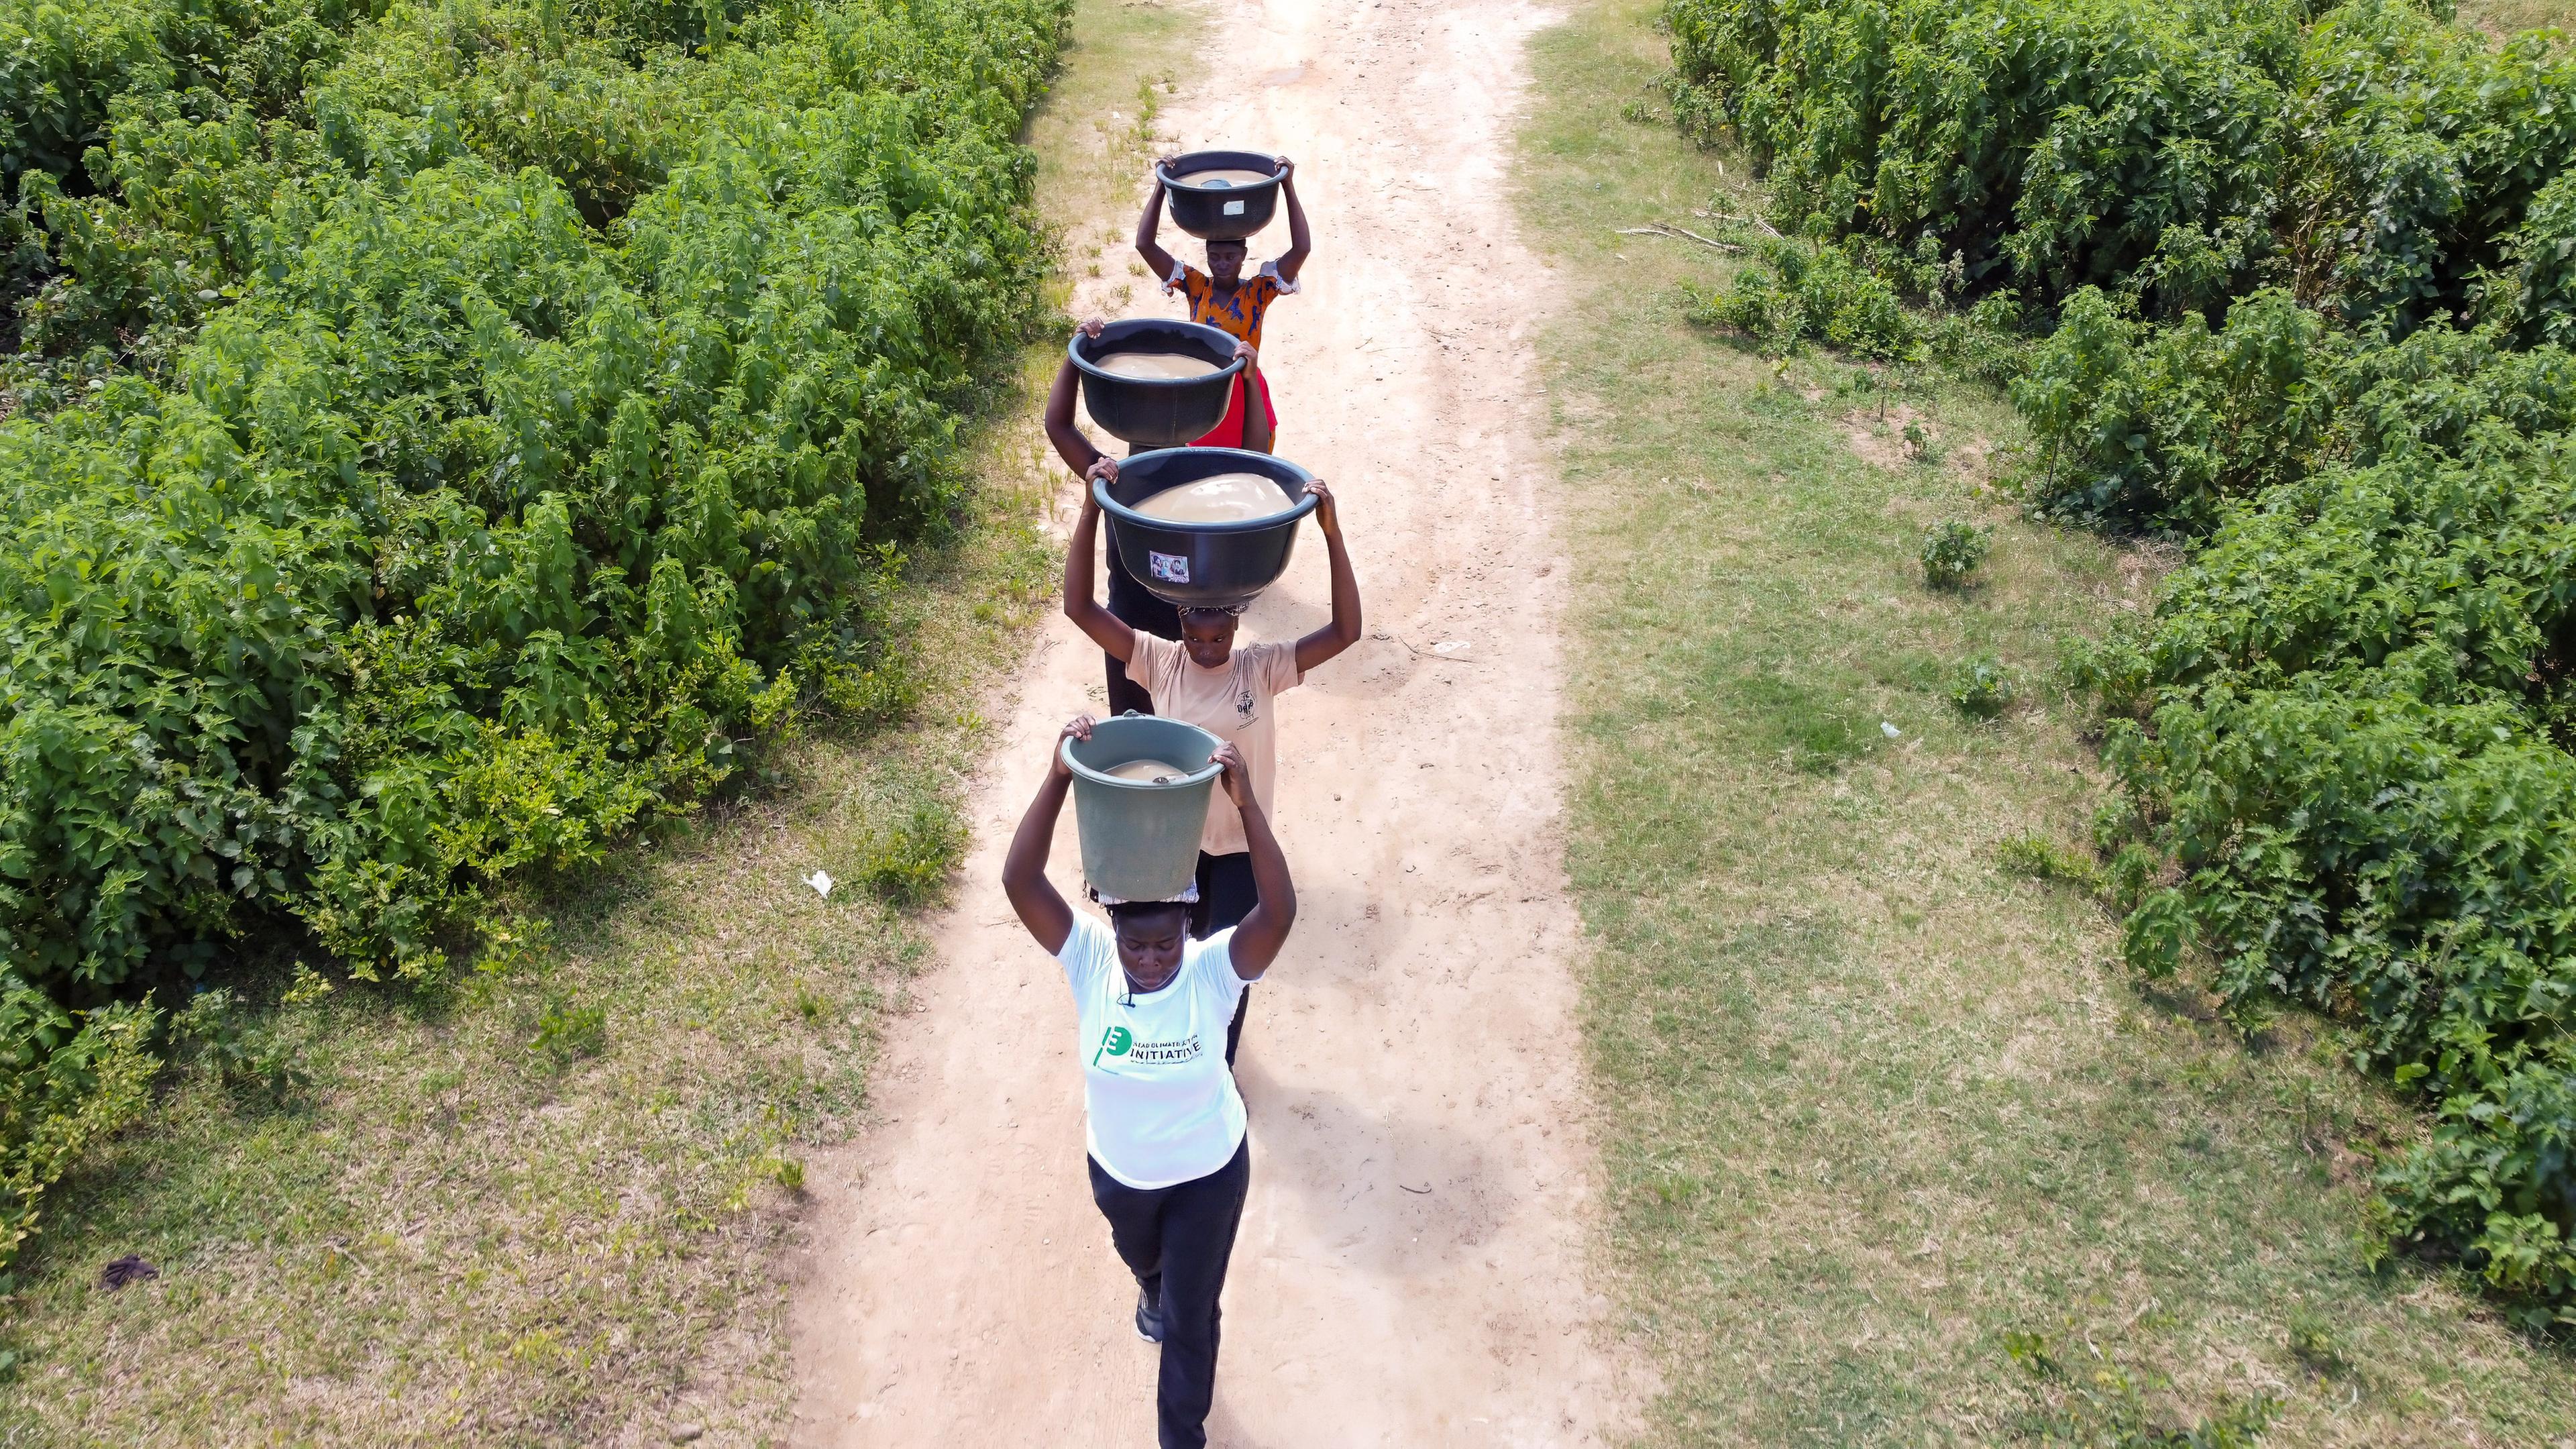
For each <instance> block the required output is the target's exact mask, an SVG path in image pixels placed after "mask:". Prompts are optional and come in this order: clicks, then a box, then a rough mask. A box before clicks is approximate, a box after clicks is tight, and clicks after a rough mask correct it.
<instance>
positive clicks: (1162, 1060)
mask: <svg viewBox="0 0 2576 1449" xmlns="http://www.w3.org/2000/svg"><path fill="white" fill-rule="evenodd" d="M1206 1050H1207V1049H1206V1048H1205V1047H1203V1046H1201V1045H1200V1043H1199V1039H1198V1037H1197V1036H1196V1035H1191V1036H1188V1037H1184V1038H1183V1039H1181V1040H1179V1041H1138V1040H1136V1038H1135V1035H1134V1034H1133V1033H1131V1032H1129V1031H1128V1030H1127V1028H1125V1027H1123V1026H1113V1027H1111V1028H1109V1029H1108V1030H1107V1031H1104V1032H1102V1033H1101V1034H1100V1050H1098V1051H1096V1052H1093V1053H1092V1054H1091V1064H1092V1065H1093V1066H1095V1067H1096V1066H1098V1065H1100V1059H1101V1058H1102V1057H1104V1056H1108V1057H1124V1058H1126V1059H1127V1060H1129V1061H1131V1062H1136V1063H1140V1064H1142V1065H1144V1066H1149V1067H1167V1066H1172V1065H1175V1064H1177V1063H1181V1062H1194V1061H1197V1060H1198V1059H1199V1058H1200V1057H1201V1056H1203V1055H1205V1054H1206Z"/></svg>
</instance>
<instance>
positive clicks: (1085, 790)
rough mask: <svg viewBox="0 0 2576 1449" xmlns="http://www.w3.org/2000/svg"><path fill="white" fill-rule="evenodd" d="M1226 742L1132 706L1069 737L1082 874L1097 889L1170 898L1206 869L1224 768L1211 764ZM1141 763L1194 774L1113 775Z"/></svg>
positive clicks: (1125, 896) (1131, 897)
mask: <svg viewBox="0 0 2576 1449" xmlns="http://www.w3.org/2000/svg"><path fill="white" fill-rule="evenodd" d="M1220 743H1222V741H1220V740H1218V739H1217V737H1216V736H1214V735H1212V734H1209V733H1208V732H1207V731H1206V730H1203V729H1200V728H1199V727H1198V726H1197V725H1194V724H1185V723H1183V722H1182V721H1180V720H1176V719H1165V718H1163V717H1162V716H1161V715H1152V714H1136V713H1134V712H1132V711H1131V712H1129V713H1127V714H1122V715H1120V716H1118V717H1117V718H1116V719H1105V720H1101V721H1100V722H1098V723H1097V724H1094V725H1093V726H1092V727H1091V738H1090V739H1087V740H1071V739H1069V740H1066V741H1065V742H1064V762H1065V764H1066V765H1067V766H1068V767H1070V768H1071V769H1072V771H1073V819H1074V826H1075V831H1076V833H1077V834H1079V835H1080V836H1081V837H1082V874H1083V878H1084V879H1085V880H1088V881H1090V882H1091V888H1092V889H1093V890H1096V891H1098V892H1100V893H1101V894H1102V895H1104V896H1115V897H1117V898H1118V899H1120V900H1126V901H1163V900H1169V899H1171V898H1172V897H1174V896H1176V895H1179V894H1180V893H1181V892H1182V890H1184V889H1185V888H1187V887H1188V885H1189V883H1190V880H1191V878H1192V877H1194V876H1195V875H1197V874H1198V866H1199V834H1200V832H1201V831H1203V830H1205V829H1206V827H1207V812H1208V792H1209V791H1210V790H1213V789H1215V788H1216V778H1217V776H1218V775H1220V774H1222V773H1224V771H1223V770H1221V769H1220V768H1219V767H1217V766H1215V765H1212V764H1210V763H1208V756H1210V755H1212V754H1214V753H1216V747H1217V746H1218V745H1219V744H1220ZM1137 760H1160V761H1162V762H1163V763H1164V764H1167V765H1173V766H1177V767H1178V768H1180V769H1183V770H1187V771H1189V773H1188V774H1186V775H1183V776H1181V777H1180V778H1179V779H1176V780H1173V781H1172V782H1171V783H1169V784H1164V785H1158V784H1155V783H1154V782H1153V781H1151V780H1122V779H1119V778H1118V777H1117V776H1115V775H1112V774H1109V773H1107V772H1108V771H1110V770H1114V769H1116V768H1118V767H1119V766H1120V765H1125V764H1131V763H1133V762H1135V761H1137Z"/></svg>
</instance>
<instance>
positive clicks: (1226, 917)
mask: <svg viewBox="0 0 2576 1449" xmlns="http://www.w3.org/2000/svg"><path fill="white" fill-rule="evenodd" d="M1305 491H1306V492H1307V493H1308V494H1311V495H1312V496H1313V497H1314V499H1315V523H1316V526H1317V527H1319V528H1321V529H1322V530H1323V533H1324V548H1325V552H1326V553H1327V555H1328V556H1329V558H1330V562H1331V569H1332V582H1333V617H1332V622H1330V623H1328V624H1326V625H1325V626H1324V627H1322V628H1320V629H1317V630H1315V631H1314V632H1312V633H1310V634H1307V635H1305V636H1304V637H1303V638H1300V639H1298V640H1297V641H1296V642H1295V643H1293V644H1282V643H1258V644H1245V645H1242V646H1240V647H1238V646H1237V645H1236V643H1235V633H1236V630H1237V628H1238V626H1239V625H1240V624H1241V623H1242V622H1243V621H1242V613H1243V609H1242V606H1241V605H1239V604H1238V605H1235V606H1233V607H1231V608H1224V609H1180V610H1176V611H1175V612H1176V614H1177V616H1178V618H1179V622H1180V635H1181V637H1180V639H1179V640H1178V641H1173V640H1168V639H1161V638H1157V637H1155V635H1154V634H1153V633H1152V632H1150V631H1149V630H1146V629H1141V628H1138V627H1135V626H1134V625H1131V624H1129V623H1128V622H1126V621H1125V620H1124V619H1122V618H1120V617H1119V616H1118V615H1117V614H1116V613H1113V612H1111V611H1110V610H1108V609H1104V608H1102V607H1101V606H1100V604H1099V602H1098V600H1096V599H1095V598H1094V597H1093V596H1092V582H1091V572H1092V565H1091V556H1092V548H1093V540H1094V539H1095V538H1096V537H1097V536H1098V534H1099V531H1100V502H1099V499H1098V496H1097V495H1096V494H1095V493H1093V492H1091V491H1090V490H1088V489H1086V490H1085V491H1084V493H1083V495H1082V518H1081V520H1080V521H1079V522H1077V523H1076V524H1075V525H1074V528H1073V539H1072V542H1071V543H1070V545H1069V546H1068V547H1067V548H1066V550H1065V556H1064V615H1065V617H1066V618H1068V619H1071V620H1072V621H1073V622H1074V625H1075V627H1077V628H1079V629H1081V630H1082V632H1083V633H1085V634H1087V635H1089V636H1090V637H1091V639H1092V641H1093V642H1095V643H1097V644H1098V645H1099V646H1100V647H1101V648H1102V649H1103V650H1104V651H1106V652H1107V653H1108V655H1109V657H1110V658H1111V659H1113V660H1116V661H1118V662H1119V663H1120V664H1122V665H1123V666H1125V669H1126V676H1127V679H1128V681H1129V682H1130V683H1131V684H1133V685H1135V686H1138V687H1141V688H1142V689H1143V690H1144V691H1145V693H1146V695H1147V697H1148V698H1149V699H1150V700H1151V701H1152V703H1153V707H1154V709H1153V712H1154V713H1156V714H1159V715H1165V716H1168V717H1170V718H1172V719H1177V720H1182V721H1185V722H1187V723H1189V724H1194V725H1197V726H1198V727H1199V728H1201V729H1203V730H1206V731H1207V732H1208V733H1210V734H1213V735H1215V736H1216V737H1217V738H1218V739H1221V740H1224V741H1226V742H1227V743H1228V744H1230V745H1232V746H1234V747H1235V748H1236V749H1237V750H1238V751H1240V752H1241V754H1242V756H1243V760H1244V768H1245V773H1246V775H1247V777H1248V782H1249V789H1250V791H1251V793H1252V795H1253V797H1254V798H1255V799H1257V800H1259V801H1260V802H1261V808H1262V809H1263V810H1264V811H1267V810H1269V808H1270V802H1271V780H1272V777H1273V775H1274V774H1275V772H1276V769H1277V761H1278V742H1277V737H1276V734H1275V726H1274V719H1275V715H1276V710H1275V706H1274V705H1273V702H1272V701H1273V700H1274V698H1275V697H1276V696H1277V695H1278V694H1279V693H1280V692H1281V691H1282V690H1287V689H1292V688H1294V687H1296V686H1297V685H1298V684H1301V683H1303V682H1304V681H1305V678H1306V673H1307V671H1309V670H1311V669H1314V668H1316V667H1317V666H1319V665H1321V664H1323V663H1324V662H1325V661H1326V660H1328V659H1331V658H1333V657H1334V656H1335V655H1337V654H1340V653H1341V652H1342V651H1343V650H1345V649H1348V648H1350V647H1351V646H1352V645H1354V644H1356V643H1358V642H1359V639H1360V627H1361V620H1360V586H1359V580H1358V579H1357V578H1356V577H1354V576H1353V574H1352V573H1351V556H1350V551H1349V549H1348V548H1346V547H1345V546H1344V545H1343V542H1342V521H1341V514H1340V511H1339V510H1338V509H1337V508H1336V507H1335V506H1334V500H1333V490H1332V489H1331V488H1330V487H1328V486H1327V485H1326V484H1325V483H1324V482H1323V481H1322V480H1321V479H1317V480H1316V481H1314V482H1311V483H1308V484H1307V485H1306V489H1305ZM1278 497H1279V495H1276V494H1274V495H1273V498H1274V502H1275V501H1278ZM1113 552H1114V550H1113ZM1167 607H1168V606H1167ZM1198 894H1199V899H1198V902H1197V904H1196V905H1195V906H1194V907H1193V908H1192V910H1191V921H1190V927H1191V934H1192V935H1193V936H1195V937H1197V938H1199V939H1202V940H1204V939H1207V938H1210V937H1212V936H1213V935H1215V934H1216V933H1217V932H1219V931H1223V930H1226V929H1227V928H1229V927H1232V926H1235V925H1237V924H1238V923H1240V922H1242V921H1243V920H1245V919H1247V918H1248V917H1249V915H1250V914H1251V912H1252V909H1253V907H1254V906H1255V905H1257V904H1258V903H1259V902H1260V899H1261V891H1260V880H1259V873H1258V872H1257V871H1255V870H1254V869H1253V858H1252V854H1251V844H1250V838H1249V835H1248V832H1247V831H1246V829H1245V825H1244V820H1243V816H1242V813H1241V812H1240V811H1239V810H1237V809H1236V808H1235V806H1234V805H1233V804H1232V803H1231V800H1230V799H1229V797H1227V796H1224V795H1220V796H1218V797H1217V798H1216V799H1214V800H1211V801H1209V802H1208V813H1207V825H1206V827H1205V829H1204V831H1203V832H1202V833H1201V835H1200V837H1199V867H1198ZM1248 999H1249V993H1246V995H1245V996H1243V997H1238V998H1237V1000H1236V1003H1235V1008H1234V1019H1233V1021H1232V1023H1231V1024H1230V1025H1229V1026H1228V1027H1227V1028H1226V1037H1225V1059H1226V1061H1227V1062H1228V1063H1231V1062H1233V1060H1234V1055H1235V1050H1236V1048H1237V1047H1238V1046H1239V1045H1240V1044H1241V1042H1242V1040H1243V1017H1244V1012H1245V1005H1244V1003H1245V1001H1247V1000H1248Z"/></svg>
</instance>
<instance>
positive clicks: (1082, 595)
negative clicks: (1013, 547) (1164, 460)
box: [1064, 458, 1136, 664]
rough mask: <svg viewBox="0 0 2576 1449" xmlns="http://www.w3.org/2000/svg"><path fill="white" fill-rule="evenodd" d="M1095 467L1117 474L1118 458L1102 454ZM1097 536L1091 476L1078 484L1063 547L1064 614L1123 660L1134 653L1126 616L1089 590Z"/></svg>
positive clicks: (1132, 632)
mask: <svg viewBox="0 0 2576 1449" xmlns="http://www.w3.org/2000/svg"><path fill="white" fill-rule="evenodd" d="M1093 467H1094V469H1095V470H1096V471H1105V472H1106V473H1107V474H1108V475H1109V476H1110V477H1112V478H1115V477H1117V476H1118V462H1117V460H1116V459H1114V458H1103V459H1101V460H1100V462H1099V463H1097V464H1094V465H1093ZM1099 536H1100V500H1099V499H1098V498H1096V497H1094V496H1092V492H1091V480H1090V479H1089V478H1085V479H1084V480H1083V488H1082V517H1081V518H1080V519H1079V520H1077V521H1076V522H1075V523H1074V525H1073V537H1072V538H1071V539H1070V540H1069V541H1067V542H1066V544H1065V548H1064V616H1065V617H1066V618H1068V619H1071V620H1072V621H1073V627H1075V628H1077V629H1080V630H1081V631H1082V632H1083V633H1085V634H1088V635H1090V636H1091V642H1092V643H1094V644H1097V645H1099V646H1100V647H1101V648H1103V649H1106V650H1108V651H1109V657H1110V658H1112V659H1115V660H1117V661H1118V662H1119V663H1121V664H1124V663H1126V662H1127V661H1128V660H1130V659H1133V658H1135V657H1136V631H1135V629H1133V628H1132V627H1130V626H1129V625H1128V623H1127V621H1126V620H1124V619H1121V618H1119V617H1118V616H1117V615H1115V614H1113V613H1111V612H1109V611H1108V610H1107V609H1104V608H1102V607H1101V606H1100V601H1099V600H1098V599H1097V598H1094V597H1093V596H1092V592H1091V554H1092V549H1093V540H1095V539H1097V538H1098V537H1099Z"/></svg>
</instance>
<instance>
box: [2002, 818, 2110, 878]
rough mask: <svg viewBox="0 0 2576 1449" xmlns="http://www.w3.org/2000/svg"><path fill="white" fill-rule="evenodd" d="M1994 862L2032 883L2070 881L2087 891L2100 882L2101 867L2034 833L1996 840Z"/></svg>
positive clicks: (2076, 852)
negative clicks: (2028, 878) (2027, 878)
mask: <svg viewBox="0 0 2576 1449" xmlns="http://www.w3.org/2000/svg"><path fill="white" fill-rule="evenodd" d="M1995 859H1996V860H1997V861H1999V862H2000V863H2001V864H2002V865H2003V868H2004V869H2005V870H2008V871H2010V872H2012V873H2013V874H2014V875H2024V876H2028V877H2030V878H2031V879H2032V880H2062V881H2071V882H2073V883H2074V884H2076V885H2080V886H2083V887H2085V888H2086V889H2088V890H2089V889H2091V888H2093V887H2095V886H2098V885H2100V884H2101V883H2102V868H2101V867H2100V866H2098V865H2095V864H2094V863H2093V860H2092V858H2091V857H2089V856H2087V855H2085V854H2083V853H2082V852H2080V851H2078V850H2076V849H2074V848H2073V847H2071V846H2067V845H2063V844H2060V843H2059V842H2057V841H2055V840H2051V839H2049V838H2048V837H2047V836H2045V835H2041V834H2039V833H2038V832H2037V831H2024V832H2022V833H2021V834H2019V835H2007V836H2005V837H2004V838H2003V839H2002V840H2000V841H1997V842H1996V843H1995Z"/></svg>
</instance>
